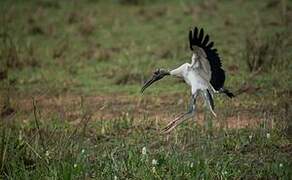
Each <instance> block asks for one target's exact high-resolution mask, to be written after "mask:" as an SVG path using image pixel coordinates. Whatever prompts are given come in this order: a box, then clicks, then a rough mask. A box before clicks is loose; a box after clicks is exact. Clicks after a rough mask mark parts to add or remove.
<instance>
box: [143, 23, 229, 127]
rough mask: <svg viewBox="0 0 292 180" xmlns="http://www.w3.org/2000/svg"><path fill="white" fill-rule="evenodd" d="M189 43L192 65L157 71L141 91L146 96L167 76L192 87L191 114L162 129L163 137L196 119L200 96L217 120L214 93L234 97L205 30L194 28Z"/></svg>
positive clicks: (188, 112) (215, 50)
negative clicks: (227, 86) (148, 88)
mask: <svg viewBox="0 0 292 180" xmlns="http://www.w3.org/2000/svg"><path fill="white" fill-rule="evenodd" d="M189 43H190V49H191V50H192V58H191V64H190V63H184V64H182V65H181V66H180V67H178V68H176V69H173V70H165V69H157V70H156V71H155V72H154V73H153V76H152V77H151V78H150V79H149V80H148V81H146V82H145V84H144V86H143V87H142V89H141V93H143V92H144V90H145V89H146V88H147V87H149V86H150V85H151V84H153V83H154V82H156V81H158V80H160V79H162V78H163V77H165V76H168V75H170V76H176V77H179V78H182V79H184V81H185V82H186V83H187V84H188V85H189V86H190V87H191V94H192V95H191V102H190V107H189V110H188V111H187V112H186V113H183V114H182V115H180V116H178V117H177V118H175V119H174V120H173V121H171V122H170V123H169V124H168V125H167V126H166V127H165V128H164V129H163V132H164V133H168V132H170V131H171V130H173V129H174V128H175V127H176V126H177V125H178V124H180V123H182V122H183V121H185V120H187V119H189V118H191V117H192V116H193V114H194V112H195V107H196V98H197V96H198V95H199V94H201V95H202V96H203V98H204V100H205V103H206V105H207V107H208V108H209V109H210V111H211V112H212V114H213V115H214V116H215V117H216V114H215V112H214V101H213V93H224V94H226V95H227V96H228V97H230V98H232V97H234V95H233V94H232V93H231V92H230V91H229V90H227V89H226V88H224V81H225V73H224V70H223V69H222V64H221V61H220V58H219V56H218V53H217V49H215V48H213V46H214V43H213V42H212V41H210V40H209V35H204V30H203V28H201V29H200V30H199V29H198V28H197V27H195V28H194V29H191V30H190V31H189Z"/></svg>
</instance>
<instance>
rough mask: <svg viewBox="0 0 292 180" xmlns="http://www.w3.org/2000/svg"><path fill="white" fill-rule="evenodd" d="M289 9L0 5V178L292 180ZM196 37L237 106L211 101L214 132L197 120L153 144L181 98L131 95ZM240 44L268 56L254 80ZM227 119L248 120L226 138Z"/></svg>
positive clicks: (150, 0) (183, 89) (208, 4)
mask: <svg viewBox="0 0 292 180" xmlns="http://www.w3.org/2000/svg"><path fill="white" fill-rule="evenodd" d="M285 2H286V5H285V4H284V5H283V4H282V3H285ZM291 7H292V3H291V1H285V0H283V1H281V2H280V1H279V2H278V1H272V0H271V1H270V0H269V1H248V2H247V1H232V2H229V1H220V2H216V1H201V0H198V1H187V0H186V1H175V0H173V1H169V2H168V3H167V4H166V3H165V2H164V1H160V0H157V1H154V0H143V1H135V0H132V1H130V0H113V1H102V0H101V1H93V0H87V1H82V2H81V1H72V2H67V1H55V0H51V1H49V0H41V1H34V0H31V1H14V2H11V1H1V2H0V16H1V17H0V40H1V43H0V84H1V87H0V92H1V98H0V103H1V104H0V105H1V107H0V108H1V123H0V128H1V131H0V133H1V135H0V136H1V138H0V153H1V154H0V155H1V156H0V162H1V164H0V177H1V178H3V179H91V178H92V179H115V177H117V178H118V179H291V178H292V174H291V172H292V164H291V162H292V159H291V155H292V154H291V151H292V145H291V137H292V134H291V127H292V124H291V117H292V116H291V112H292V110H291V100H292V96H291V89H292V79H291V78H292V74H291V69H292V65H291V63H290V61H291V58H292V54H291V45H292V44H291V42H292V39H291V38H292V36H291V29H292V28H291V22H292V21H291V18H292V11H291ZM285 8H286V10H285ZM194 26H199V27H204V28H205V31H206V32H207V33H208V34H209V35H210V37H211V39H212V40H213V41H214V42H215V46H216V48H217V49H218V52H219V54H220V57H221V58H222V63H223V67H224V69H225V71H226V75H227V79H226V87H228V88H230V89H231V90H232V91H234V92H236V93H237V94H238V96H237V97H236V98H235V99H234V100H229V99H227V98H226V97H224V96H223V95H217V96H216V97H215V105H216V113H217V114H218V115H219V117H218V118H217V119H216V120H213V119H214V118H211V117H210V115H209V114H208V113H206V114H207V115H205V116H204V118H203V120H204V122H203V123H199V122H197V121H189V122H187V123H184V124H182V125H181V126H179V127H178V128H177V129H176V130H175V131H174V132H173V133H171V134H170V135H169V136H166V135H161V134H160V133H159V132H160V129H161V128H162V127H163V126H164V125H165V123H166V122H165V121H163V120H164V119H165V118H164V116H165V115H166V116H167V117H169V120H170V119H171V118H173V115H174V113H177V112H181V111H184V110H185V108H186V107H187V104H188V99H189V87H187V86H186V85H185V84H184V83H180V82H179V81H178V80H177V79H173V78H165V79H164V80H161V82H159V83H157V84H156V85H154V86H153V87H151V88H149V89H147V91H146V92H145V94H144V95H143V96H141V95H140V88H141V85H142V84H143V82H144V81H145V80H146V79H147V78H148V77H149V76H151V73H152V72H153V71H154V70H155V69H156V68H168V69H172V68H175V67H177V66H179V65H181V64H182V63H185V62H187V61H189V59H190V56H191V52H190V51H189V48H188V39H187V38H188V30H189V28H190V27H194ZM6 34H8V36H9V37H10V38H7V36H6ZM277 38H278V39H277ZM247 39H251V44H252V45H254V47H255V48H254V49H255V50H259V49H260V46H261V45H265V42H267V43H266V44H268V48H270V49H273V48H274V46H275V49H276V50H275V51H276V52H270V51H268V52H267V53H266V54H265V55H263V57H264V60H263V65H262V67H261V68H262V69H261V70H260V71H259V72H258V73H255V74H254V75H252V76H251V74H252V73H251V72H250V71H249V70H248V66H247V60H246V54H247V52H249V51H251V50H250V49H248V48H250V47H247ZM276 40H279V43H278V44H277V43H276V42H277V41H276ZM253 55H255V56H257V54H256V53H253ZM242 90H243V91H244V92H243V93H240V91H242ZM32 98H34V99H36V107H35V109H34V107H33V106H32V100H31V99H32ZM181 100H183V102H182V103H179V102H180V101H181ZM9 108H11V109H12V110H13V111H14V113H9ZM11 109H10V110H11ZM34 110H35V111H34ZM153 112H154V113H153ZM202 112H205V111H204V110H203V108H202V105H201V104H199V106H198V114H202ZM34 113H36V115H35V114H34ZM151 114H155V116H153V115H151ZM230 117H231V118H233V119H235V120H234V121H235V122H233V123H240V122H241V121H245V120H246V119H247V120H248V118H251V119H257V120H260V122H258V123H254V124H253V126H252V127H246V128H245V127H240V128H228V126H227V125H226V124H228V121H229V120H228V118H230ZM242 117H244V118H242ZM216 123H217V124H216ZM218 124H219V126H218ZM267 134H270V137H269V138H268V137H267ZM143 147H145V148H146V150H147V153H146V155H143V154H142V149H143ZM153 159H154V160H157V163H158V164H152V161H153Z"/></svg>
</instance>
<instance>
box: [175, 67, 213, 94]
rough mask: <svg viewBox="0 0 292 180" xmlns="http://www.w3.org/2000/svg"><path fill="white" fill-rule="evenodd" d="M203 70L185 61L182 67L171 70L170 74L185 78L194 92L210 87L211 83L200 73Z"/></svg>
mask: <svg viewBox="0 0 292 180" xmlns="http://www.w3.org/2000/svg"><path fill="white" fill-rule="evenodd" d="M200 71H201V70H200V69H199V68H198V67H196V66H192V65H191V64H189V63H184V64H183V65H181V66H180V67H178V68H176V69H174V70H171V71H170V75H172V76H176V77H180V78H183V79H184V81H185V82H186V83H187V84H188V85H189V86H191V93H192V94H194V93H195V92H196V91H197V89H202V90H206V89H209V83H208V81H206V80H205V79H204V78H203V77H202V76H201V75H200V74H201V73H202V72H200Z"/></svg>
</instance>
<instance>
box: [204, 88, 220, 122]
mask: <svg viewBox="0 0 292 180" xmlns="http://www.w3.org/2000/svg"><path fill="white" fill-rule="evenodd" d="M203 96H204V99H205V102H206V104H207V106H208V108H209V109H210V111H211V112H212V114H213V115H214V116H215V117H217V115H216V113H215V112H214V101H213V98H212V95H211V94H210V92H209V90H208V89H206V90H203Z"/></svg>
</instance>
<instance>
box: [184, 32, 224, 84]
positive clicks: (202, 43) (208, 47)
mask: <svg viewBox="0 0 292 180" xmlns="http://www.w3.org/2000/svg"><path fill="white" fill-rule="evenodd" d="M189 42H190V48H191V50H193V46H198V47H200V48H202V49H203V50H204V51H205V53H206V55H207V59H208V61H209V63H210V66H211V71H212V74H211V80H210V83H211V85H212V86H213V87H214V89H215V90H220V88H223V85H224V81H225V72H224V70H223V69H222V64H221V60H220V57H219V55H218V53H217V49H216V48H212V47H213V46H214V43H213V42H209V35H206V36H205V37H204V30H203V28H201V29H200V31H199V30H198V28H197V27H195V28H194V29H193V30H190V32H189Z"/></svg>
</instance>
